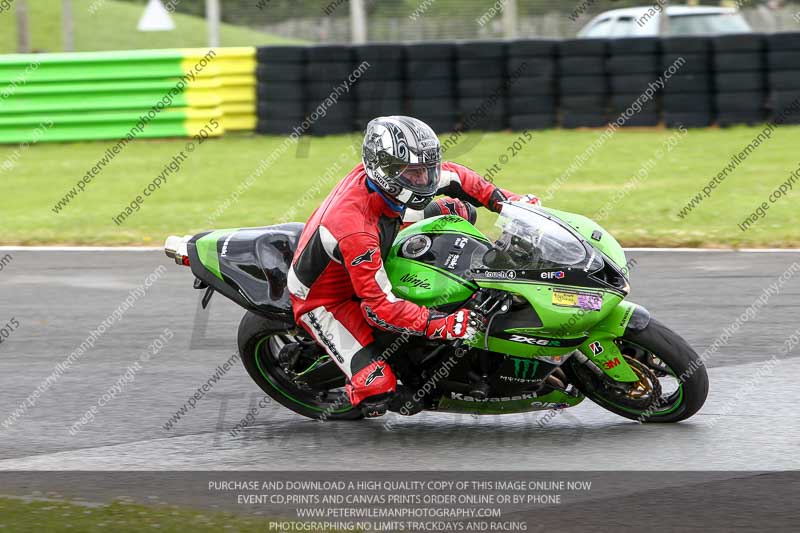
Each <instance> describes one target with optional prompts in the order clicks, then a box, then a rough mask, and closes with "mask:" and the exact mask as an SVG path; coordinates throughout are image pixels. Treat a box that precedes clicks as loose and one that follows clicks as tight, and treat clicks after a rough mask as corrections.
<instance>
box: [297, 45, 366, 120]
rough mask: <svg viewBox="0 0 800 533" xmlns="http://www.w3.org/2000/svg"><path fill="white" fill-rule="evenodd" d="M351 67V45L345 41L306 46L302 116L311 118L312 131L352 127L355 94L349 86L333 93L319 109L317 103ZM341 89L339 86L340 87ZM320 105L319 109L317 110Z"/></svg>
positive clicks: (352, 65) (342, 80) (336, 84)
mask: <svg viewBox="0 0 800 533" xmlns="http://www.w3.org/2000/svg"><path fill="white" fill-rule="evenodd" d="M354 68H355V65H354V57H353V49H352V47H350V46H346V45H336V44H332V45H322V46H312V47H310V48H309V49H308V63H307V64H306V94H307V99H306V117H307V118H308V119H309V120H311V121H312V124H311V131H312V133H314V135H333V134H337V133H348V132H351V131H353V130H354V129H355V121H354V120H353V117H354V116H355V109H356V97H355V94H354V93H353V89H352V87H351V88H350V91H349V92H343V93H341V94H339V95H338V96H336V98H338V100H337V101H336V103H334V104H333V105H329V106H326V107H325V109H324V110H321V108H320V106H321V105H323V102H325V100H326V99H327V98H329V97H331V95H332V94H335V90H336V89H335V88H336V87H337V86H340V85H341V84H343V83H346V81H347V78H348V76H350V75H351V74H352V73H353V70H354ZM340 90H341V89H340ZM318 109H320V111H322V112H318V111H317V110H318Z"/></svg>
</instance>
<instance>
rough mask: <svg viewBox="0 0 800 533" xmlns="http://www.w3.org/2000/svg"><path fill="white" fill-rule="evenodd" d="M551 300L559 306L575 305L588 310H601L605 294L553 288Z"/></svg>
mask: <svg viewBox="0 0 800 533" xmlns="http://www.w3.org/2000/svg"><path fill="white" fill-rule="evenodd" d="M551 301H552V303H553V305H557V306H559V307H575V308H577V309H584V310H586V311H599V310H600V309H601V308H602V307H603V296H602V295H601V294H599V293H596V292H579V291H565V290H561V289H553V296H552V300H551Z"/></svg>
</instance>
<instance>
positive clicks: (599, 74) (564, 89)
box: [558, 39, 608, 128]
mask: <svg viewBox="0 0 800 533" xmlns="http://www.w3.org/2000/svg"><path fill="white" fill-rule="evenodd" d="M607 50H608V40H606V39H567V40H565V41H561V43H560V44H559V47H558V92H559V98H560V101H561V104H560V108H561V126H562V127H564V128H600V127H603V126H605V125H606V124H607V123H608V76H607V74H606V53H607Z"/></svg>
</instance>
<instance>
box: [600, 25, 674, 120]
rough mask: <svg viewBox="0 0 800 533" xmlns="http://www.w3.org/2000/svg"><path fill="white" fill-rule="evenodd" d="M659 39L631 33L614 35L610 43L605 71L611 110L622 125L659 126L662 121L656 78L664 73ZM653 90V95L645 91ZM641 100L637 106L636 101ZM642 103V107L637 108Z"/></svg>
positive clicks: (611, 114) (612, 118) (612, 115)
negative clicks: (650, 95)
mask: <svg viewBox="0 0 800 533" xmlns="http://www.w3.org/2000/svg"><path fill="white" fill-rule="evenodd" d="M659 42H660V39H658V38H656V37H631V38H623V39H612V40H611V41H610V42H609V45H608V54H609V56H608V59H607V60H606V71H607V72H608V77H609V86H610V89H611V96H610V98H609V114H610V117H611V120H612V121H615V120H619V123H620V125H622V126H656V125H658V124H659V123H660V122H661V109H660V102H659V100H660V98H661V91H660V89H658V88H657V87H658V86H657V84H656V80H658V78H659V76H661V72H662V71H661V47H660V45H659ZM652 92H654V93H655V94H654V96H653V97H652V98H649V99H648V98H647V97H646V96H645V94H648V95H649V94H650V93H652ZM637 100H638V101H639V104H637V105H636V107H635V108H631V105H633V104H634V102H636V101H637ZM640 105H641V110H640V111H636V109H638V108H639V106H640Z"/></svg>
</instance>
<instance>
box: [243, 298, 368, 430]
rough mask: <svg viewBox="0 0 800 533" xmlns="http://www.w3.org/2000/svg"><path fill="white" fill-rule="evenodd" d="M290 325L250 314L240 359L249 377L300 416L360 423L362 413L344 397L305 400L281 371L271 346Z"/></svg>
mask: <svg viewBox="0 0 800 533" xmlns="http://www.w3.org/2000/svg"><path fill="white" fill-rule="evenodd" d="M288 332H289V330H288V329H287V326H286V324H282V323H280V322H276V321H272V320H269V319H266V318H263V317H261V316H258V315H255V314H253V313H250V312H248V313H247V314H246V315H245V316H244V317H243V318H242V321H241V322H240V323H239V335H238V343H239V355H240V357H241V359H242V363H244V367H245V369H246V370H247V373H248V374H250V377H251V378H252V379H253V381H255V382H256V384H257V385H258V386H259V387H261V390H263V391H264V392H266V393H267V394H268V395H269V396H270V397H271V398H272V399H273V400H275V401H276V402H278V403H280V404H281V405H283V406H284V407H286V408H288V409H291V410H292V411H294V412H295V413H297V414H300V415H303V416H306V417H308V418H313V419H315V420H358V419H360V418H363V417H364V416H363V414H362V413H361V410H360V409H356V408H354V407H353V406H352V405H350V402H349V401H347V399H346V397H344V399H343V401H342V398H341V395H340V396H339V397H338V398H336V399H334V401H332V402H328V404H329V405H326V404H325V403H323V402H315V401H313V400H311V399H309V398H306V397H302V395H303V393H304V392H303V391H302V390H300V389H298V388H294V389H293V388H292V386H291V383H290V382H288V381H287V380H286V378H285V374H284V373H283V372H282V370H281V369H280V368H279V366H278V364H277V360H276V359H275V357H274V354H272V353H271V352H270V349H269V344H270V343H269V342H267V341H268V340H269V339H270V338H271V337H274V336H275V335H276V334H286V333H288Z"/></svg>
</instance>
